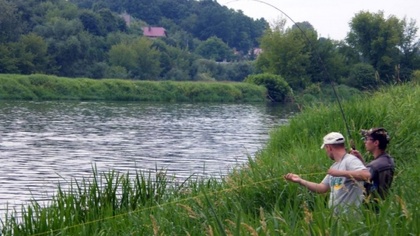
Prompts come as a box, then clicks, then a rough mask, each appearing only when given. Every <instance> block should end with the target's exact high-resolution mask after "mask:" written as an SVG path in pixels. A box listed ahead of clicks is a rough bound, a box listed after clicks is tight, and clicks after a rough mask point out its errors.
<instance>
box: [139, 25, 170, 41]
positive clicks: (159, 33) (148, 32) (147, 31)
mask: <svg viewBox="0 0 420 236" xmlns="http://www.w3.org/2000/svg"><path fill="white" fill-rule="evenodd" d="M142 29H143V36H146V37H148V38H151V39H156V38H161V37H167V35H166V30H165V28H163V27H151V26H146V27H143V28H142Z"/></svg>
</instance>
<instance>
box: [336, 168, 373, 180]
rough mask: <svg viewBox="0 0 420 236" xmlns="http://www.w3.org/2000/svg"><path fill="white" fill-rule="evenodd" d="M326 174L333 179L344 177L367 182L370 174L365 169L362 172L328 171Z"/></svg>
mask: <svg viewBox="0 0 420 236" xmlns="http://www.w3.org/2000/svg"><path fill="white" fill-rule="evenodd" d="M328 174H329V175H331V176H334V177H346V178H350V179H355V180H357V181H360V180H363V181H368V180H369V179H370V172H369V170H367V169H363V170H336V169H329V170H328Z"/></svg>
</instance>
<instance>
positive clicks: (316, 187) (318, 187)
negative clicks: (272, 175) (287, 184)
mask: <svg viewBox="0 0 420 236" xmlns="http://www.w3.org/2000/svg"><path fill="white" fill-rule="evenodd" d="M284 178H285V179H286V180H288V181H291V182H295V183H298V184H300V185H302V186H304V187H306V188H307V189H309V190H310V191H312V192H315V193H326V192H328V190H330V188H329V187H328V185H326V184H323V183H320V184H318V183H314V182H311V181H307V180H304V179H302V178H300V176H299V175H296V174H293V173H289V174H287V175H285V176H284Z"/></svg>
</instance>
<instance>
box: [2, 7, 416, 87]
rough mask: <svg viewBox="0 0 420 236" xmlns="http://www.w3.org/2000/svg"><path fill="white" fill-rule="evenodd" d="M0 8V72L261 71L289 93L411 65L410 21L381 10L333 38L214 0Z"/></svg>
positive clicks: (388, 74) (386, 79)
mask: <svg viewBox="0 0 420 236" xmlns="http://www.w3.org/2000/svg"><path fill="white" fill-rule="evenodd" d="M0 7H1V9H2V14H1V15H0V28H1V31H0V73H15V74H34V73H41V74H51V75H57V76H64V77H71V78H75V77H87V78H95V79H99V78H120V79H139V80H177V81H180V80H183V81H191V80H205V81H215V80H217V81H225V80H229V81H242V80H243V79H244V78H246V77H247V76H248V75H251V74H259V73H270V74H275V75H279V76H281V77H283V78H284V79H285V80H286V82H287V83H288V85H289V86H290V87H291V88H292V89H293V91H294V92H295V93H297V92H301V91H304V90H305V89H306V88H307V87H311V86H312V85H313V84H319V83H321V84H328V83H338V84H344V85H347V86H351V87H353V88H357V89H361V90H365V89H377V88H378V87H379V86H380V85H383V84H395V83H400V82H405V81H409V80H411V79H412V78H413V76H412V73H413V71H415V70H419V69H420V48H419V47H420V39H418V38H417V37H416V35H417V31H418V27H417V26H416V22H414V21H412V20H408V19H406V18H404V19H398V18H396V17H395V16H392V15H391V16H389V17H386V16H384V14H383V12H380V11H379V12H377V13H371V12H364V11H361V12H359V13H357V14H356V15H355V16H354V17H353V18H352V19H351V22H350V32H349V33H348V35H347V37H346V39H345V40H342V41H334V40H331V39H329V38H323V37H318V34H317V31H316V29H315V28H313V26H312V25H311V24H310V22H298V23H296V24H294V25H293V26H292V27H290V28H285V25H286V24H285V23H286V20H285V19H283V20H279V22H277V23H273V25H271V27H269V24H268V22H267V21H266V20H265V19H264V18H261V19H257V20H253V19H252V18H250V17H248V16H245V15H244V14H243V12H241V11H235V10H232V9H229V8H227V7H226V6H222V5H220V4H219V3H218V2H217V1H214V0H192V1H191V0H177V1H173V0H154V1H150V0H130V1H111V0H95V1H93V0H68V1H67V0H43V1H39V0H13V1H12V0H0ZM147 26H157V27H164V28H165V29H166V37H161V38H159V39H150V38H148V37H146V36H143V30H142V27H147ZM255 59H256V60H255ZM372 70H373V71H374V77H373V76H372Z"/></svg>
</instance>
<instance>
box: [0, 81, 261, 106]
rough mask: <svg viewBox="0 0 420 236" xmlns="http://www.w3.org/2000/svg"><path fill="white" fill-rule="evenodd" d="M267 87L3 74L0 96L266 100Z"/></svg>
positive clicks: (58, 98)
mask: <svg viewBox="0 0 420 236" xmlns="http://www.w3.org/2000/svg"><path fill="white" fill-rule="evenodd" d="M266 93H267V91H266V89H265V88H264V87H260V86H256V85H252V84H248V83H234V82H175V81H139V80H136V81H134V80H119V79H104V80H93V79H85V78H77V79H71V78H63V77H56V76H49V75H15V74H0V99H3V100H5V99H16V100H106V101H153V102H263V101H265V100H266Z"/></svg>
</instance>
